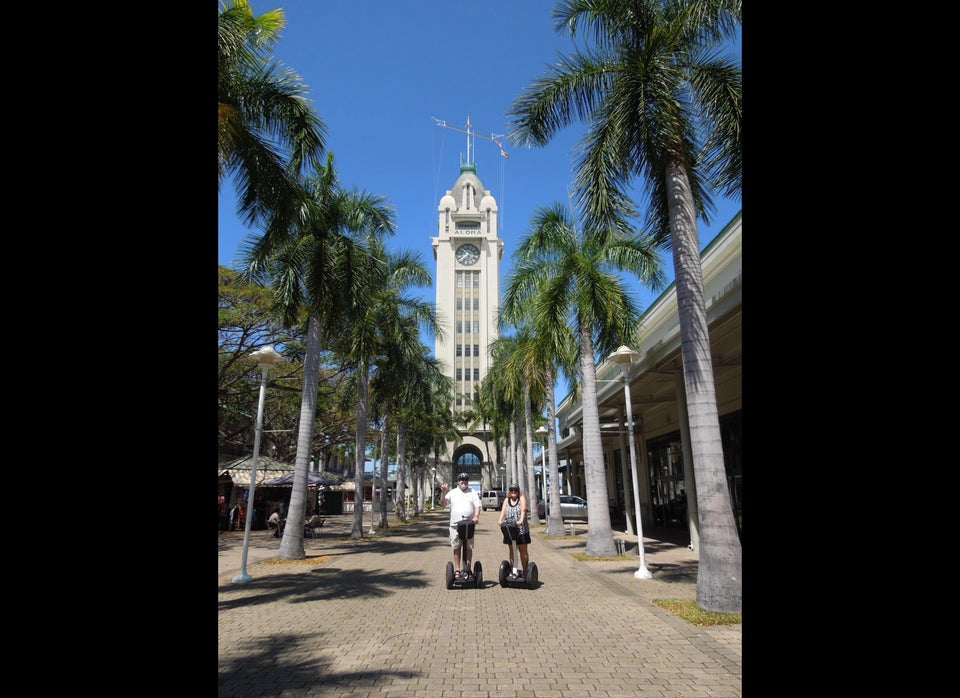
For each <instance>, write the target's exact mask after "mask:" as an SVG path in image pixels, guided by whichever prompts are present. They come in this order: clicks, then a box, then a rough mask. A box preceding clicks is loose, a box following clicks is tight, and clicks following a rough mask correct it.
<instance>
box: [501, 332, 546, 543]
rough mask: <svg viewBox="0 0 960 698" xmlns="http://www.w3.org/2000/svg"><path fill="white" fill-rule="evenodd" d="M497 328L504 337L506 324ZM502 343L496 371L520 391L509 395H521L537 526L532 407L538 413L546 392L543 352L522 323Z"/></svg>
mask: <svg viewBox="0 0 960 698" xmlns="http://www.w3.org/2000/svg"><path fill="white" fill-rule="evenodd" d="M500 331H501V337H502V336H503V335H502V333H503V332H506V331H507V327H506V326H505V324H504V323H503V322H502V321H501V322H500ZM498 339H499V337H498ZM495 343H496V340H495ZM505 346H507V347H508V348H507V350H506V351H505V352H498V354H499V355H500V358H501V363H502V368H501V369H499V371H498V372H499V373H501V375H502V376H503V381H504V383H505V385H507V386H514V387H515V386H520V387H521V391H520V393H519V394H516V393H514V392H513V391H512V390H511V392H510V393H509V394H508V396H509V395H514V394H516V395H517V396H518V397H519V398H520V409H521V414H520V416H522V418H523V424H522V426H523V436H524V444H525V448H524V451H525V456H526V459H525V460H526V462H525V464H524V465H525V466H526V469H527V475H526V477H527V489H526V492H527V498H528V501H529V506H530V512H531V520H532V522H533V525H534V526H539V525H540V515H539V513H538V512H537V506H536V504H537V499H538V498H539V497H538V496H537V494H538V491H537V487H536V482H537V479H536V475H535V473H534V463H533V406H534V405H536V411H537V414H538V415H539V414H540V413H541V406H542V404H543V400H544V395H545V392H546V388H545V385H544V382H545V379H546V374H545V372H544V362H545V353H544V351H543V349H542V347H541V346H540V340H539V338H538V337H537V336H536V335H535V334H534V333H533V332H532V330H531V329H530V327H529V326H528V325H525V324H524V325H520V326H519V327H517V328H516V329H515V331H514V333H513V336H512V337H509V338H508V339H507V343H506V345H505ZM544 475H545V474H544Z"/></svg>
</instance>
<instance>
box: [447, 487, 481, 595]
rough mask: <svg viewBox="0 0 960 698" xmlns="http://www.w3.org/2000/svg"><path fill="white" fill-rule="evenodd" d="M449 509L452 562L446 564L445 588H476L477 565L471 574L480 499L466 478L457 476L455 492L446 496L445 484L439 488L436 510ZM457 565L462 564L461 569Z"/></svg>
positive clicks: (477, 580) (479, 569)
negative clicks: (439, 508)
mask: <svg viewBox="0 0 960 698" xmlns="http://www.w3.org/2000/svg"><path fill="white" fill-rule="evenodd" d="M447 505H449V506H450V547H451V548H452V549H453V562H452V563H451V562H448V563H447V588H448V589H450V588H452V587H453V586H479V585H480V584H481V583H482V579H483V573H482V571H481V567H480V562H479V561H478V562H477V564H476V565H475V566H474V569H473V570H472V571H471V569H470V563H471V562H472V560H473V540H474V538H473V533H474V527H475V526H476V524H477V523H478V522H479V521H480V511H481V508H482V507H481V505H480V495H478V494H477V492H476V491H475V490H473V489H472V488H471V487H470V476H469V475H467V474H466V473H460V474H459V475H457V488H456V489H454V490H450V491H449V492H447V483H443V484H442V485H441V486H440V506H447ZM461 562H462V563H463V564H462V566H461Z"/></svg>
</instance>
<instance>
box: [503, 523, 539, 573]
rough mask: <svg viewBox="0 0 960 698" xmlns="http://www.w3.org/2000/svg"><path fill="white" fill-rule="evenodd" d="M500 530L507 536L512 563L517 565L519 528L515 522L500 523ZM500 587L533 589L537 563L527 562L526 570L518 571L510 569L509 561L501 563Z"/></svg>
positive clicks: (518, 558) (518, 560) (518, 559)
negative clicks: (511, 553) (510, 547)
mask: <svg viewBox="0 0 960 698" xmlns="http://www.w3.org/2000/svg"><path fill="white" fill-rule="evenodd" d="M500 529H501V530H502V531H503V532H504V533H506V534H507V536H509V538H510V544H511V545H512V546H513V561H514V562H515V563H519V562H520V546H519V545H517V538H518V537H519V535H520V527H519V526H518V525H517V524H516V522H513V523H502V524H500ZM500 586H502V587H513V588H515V589H521V588H524V587H526V588H527V589H533V588H534V587H536V586H537V563H535V562H530V561H527V569H526V570H518V569H517V568H516V567H513V568H512V569H511V567H510V561H509V560H504V561H502V562H501V563H500Z"/></svg>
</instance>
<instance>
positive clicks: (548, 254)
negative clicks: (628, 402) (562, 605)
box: [502, 203, 663, 557]
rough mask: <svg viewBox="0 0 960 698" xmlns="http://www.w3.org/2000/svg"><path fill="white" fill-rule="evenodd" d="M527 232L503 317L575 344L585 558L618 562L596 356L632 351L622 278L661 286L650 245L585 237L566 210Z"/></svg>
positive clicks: (604, 235)
mask: <svg viewBox="0 0 960 698" xmlns="http://www.w3.org/2000/svg"><path fill="white" fill-rule="evenodd" d="M531 227H532V231H531V232H530V233H529V234H528V235H526V236H525V237H523V238H522V239H521V240H520V242H519V244H518V246H517V250H516V252H515V253H514V257H515V259H516V261H515V264H514V269H513V273H512V274H511V276H510V278H509V279H508V280H507V288H506V291H505V293H504V300H503V304H502V313H503V315H504V316H506V317H517V316H520V315H522V314H523V313H524V312H527V311H526V310H525V309H529V311H528V313H529V316H530V317H531V325H532V326H533V328H534V330H535V333H536V335H537V336H542V337H545V338H547V341H546V344H547V346H554V344H555V342H556V341H557V340H556V339H552V338H559V337H564V336H567V335H569V334H571V333H572V334H573V335H574V336H575V337H576V338H577V342H578V345H577V346H578V360H579V365H580V381H581V388H582V391H583V462H584V475H585V478H586V485H587V508H588V512H587V515H588V516H589V518H590V527H589V528H588V532H587V546H586V554H587V555H589V556H603V557H606V556H610V555H615V554H616V552H615V551H616V548H615V545H614V541H613V530H612V528H611V525H610V509H609V507H608V504H607V501H608V500H607V479H606V475H605V472H604V467H603V449H602V444H601V440H600V413H599V409H598V407H597V382H596V357H595V352H596V351H600V352H602V355H603V356H606V355H607V354H609V353H610V352H612V351H613V350H614V348H616V347H618V346H620V345H621V344H630V343H631V340H632V339H633V333H634V332H636V328H637V323H638V319H639V311H638V310H637V307H636V301H635V300H634V299H633V297H632V296H631V295H630V294H629V293H628V292H627V290H626V288H625V287H624V281H623V279H622V278H621V276H620V273H621V272H629V273H631V274H635V275H636V276H638V277H640V278H641V279H643V280H645V281H646V282H647V283H649V284H650V285H651V286H653V287H658V286H661V285H663V278H662V274H661V271H660V267H659V264H658V260H657V256H656V254H655V252H654V250H653V248H652V246H651V244H650V241H649V240H648V239H647V238H646V237H644V236H642V235H636V234H633V233H632V232H630V231H629V230H624V229H622V228H620V227H616V226H614V227H609V228H601V227H599V225H597V226H596V227H595V228H594V229H593V230H591V231H590V233H589V234H587V233H580V232H579V231H577V230H576V229H575V228H574V225H573V221H572V219H571V218H570V217H568V216H567V214H566V213H565V212H564V209H563V206H562V205H561V204H559V203H555V204H554V205H553V206H552V207H546V206H545V207H540V208H538V209H537V210H536V211H535V212H534V215H533V218H532V220H531Z"/></svg>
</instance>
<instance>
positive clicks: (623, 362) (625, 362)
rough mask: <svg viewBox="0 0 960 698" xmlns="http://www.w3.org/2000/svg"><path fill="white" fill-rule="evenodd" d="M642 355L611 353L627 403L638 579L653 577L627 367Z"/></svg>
mask: <svg viewBox="0 0 960 698" xmlns="http://www.w3.org/2000/svg"><path fill="white" fill-rule="evenodd" d="M639 356H640V355H639V354H638V353H637V352H635V351H634V350H633V349H631V348H630V347H625V346H621V347H620V348H619V349H617V350H616V351H615V352H613V353H612V354H611V355H610V358H611V359H613V360H614V361H615V362H616V363H617V365H618V366H620V379H621V380H622V381H623V399H624V400H625V401H626V403H627V437H628V438H629V440H630V472H631V473H632V474H633V506H634V509H635V510H636V512H637V548H638V549H639V551H640V568H639V569H638V570H637V571H636V572H634V573H633V576H634V577H636V578H637V579H651V578H652V577H653V575H652V574H650V570H648V569H647V565H646V562H645V561H644V556H643V523H642V521H641V520H640V486H639V484H638V483H637V450H636V446H635V445H634V443H633V405H631V404H630V381H629V380H628V379H627V367H629V366H630V364H632V363H633V360H634V359H635V358H638V357H639Z"/></svg>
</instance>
